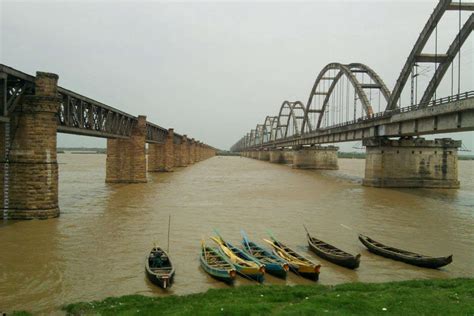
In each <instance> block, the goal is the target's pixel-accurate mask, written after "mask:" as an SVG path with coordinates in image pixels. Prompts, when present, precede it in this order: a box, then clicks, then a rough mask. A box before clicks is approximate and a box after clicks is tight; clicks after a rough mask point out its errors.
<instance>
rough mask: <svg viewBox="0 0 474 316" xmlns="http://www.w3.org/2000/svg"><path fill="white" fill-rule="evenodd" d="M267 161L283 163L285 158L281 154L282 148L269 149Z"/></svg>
mask: <svg viewBox="0 0 474 316" xmlns="http://www.w3.org/2000/svg"><path fill="white" fill-rule="evenodd" d="M269 161H270V162H272V163H284V162H285V158H284V156H283V150H281V149H274V150H271V151H270V157H269Z"/></svg>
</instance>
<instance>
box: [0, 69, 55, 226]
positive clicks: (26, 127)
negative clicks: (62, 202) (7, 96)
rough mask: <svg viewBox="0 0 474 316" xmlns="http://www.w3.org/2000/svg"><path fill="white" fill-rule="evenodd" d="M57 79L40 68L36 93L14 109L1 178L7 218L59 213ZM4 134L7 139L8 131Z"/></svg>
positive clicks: (27, 217) (34, 216) (44, 216)
mask: <svg viewBox="0 0 474 316" xmlns="http://www.w3.org/2000/svg"><path fill="white" fill-rule="evenodd" d="M57 82H58V76H57V75H55V74H51V73H44V72H37V73H36V80H35V86H36V88H35V95H28V96H24V97H23V98H22V99H21V101H20V102H21V103H20V104H19V105H18V106H17V107H16V109H15V111H14V113H12V117H11V122H10V131H9V133H10V141H11V146H10V151H9V155H8V157H5V158H6V160H5V161H4V162H3V163H2V164H1V180H0V182H1V185H0V186H1V188H2V189H3V190H2V192H1V197H0V200H1V206H0V207H1V208H2V209H3V210H4V215H6V217H7V218H10V219H35V218H39V219H46V218H52V217H57V216H59V206H58V163H57V160H56V130H57V117H56V115H57V112H58V109H59V105H60V102H61V99H60V98H59V97H58V95H57ZM2 127H3V129H4V130H5V126H2ZM3 132H5V131H3ZM2 134H3V133H2ZM2 136H3V139H2V141H5V135H4V134H3V135H2ZM3 145H4V146H7V145H8V144H3ZM7 152H8V149H7ZM5 167H7V168H5ZM6 172H7V174H6V175H5V173H6Z"/></svg>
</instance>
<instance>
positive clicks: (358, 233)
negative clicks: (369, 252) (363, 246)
mask: <svg viewBox="0 0 474 316" xmlns="http://www.w3.org/2000/svg"><path fill="white" fill-rule="evenodd" d="M339 225H341V226H342V227H343V228H345V229H348V230H350V231H352V232H354V233H356V234H357V235H362V236H363V234H361V233H360V232H358V231H356V230H354V229H353V228H351V227H349V226H347V225H344V224H339Z"/></svg>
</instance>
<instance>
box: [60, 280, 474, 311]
mask: <svg viewBox="0 0 474 316" xmlns="http://www.w3.org/2000/svg"><path fill="white" fill-rule="evenodd" d="M64 309H65V310H66V311H67V312H68V313H70V314H77V315H79V314H81V315H83V314H86V315H87V314H105V315H116V314H120V315H129V314H136V313H137V312H138V313H141V314H150V315H151V314H157V313H160V314H175V315H222V314H224V315H225V314H227V315H229V314H230V315H249V314H264V315H266V314H285V315H286V314H307V315H330V314H337V315H347V314H351V315H353V314H359V315H368V314H369V315H383V314H392V315H473V314H474V279H449V280H420V281H404V282H389V283H381V284H369V283H348V284H341V285H336V286H322V285H318V284H315V285H298V286H292V287H289V286H258V285H255V286H245V287H236V288H231V289H223V290H222V289H221V290H217V289H213V290H209V291H207V292H206V293H202V294H193V295H187V296H167V297H161V298H159V297H146V296H140V295H130V296H123V297H118V298H107V299H105V300H103V301H99V302H89V303H76V304H71V305H68V306H66V307H65V308H64Z"/></svg>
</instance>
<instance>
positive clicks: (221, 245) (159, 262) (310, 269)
mask: <svg viewBox="0 0 474 316" xmlns="http://www.w3.org/2000/svg"><path fill="white" fill-rule="evenodd" d="M216 235H217V236H214V237H211V239H212V240H213V241H214V242H215V243H216V245H217V247H211V246H208V245H206V244H205V243H204V241H202V243H201V252H200V264H201V267H202V268H203V269H204V271H206V272H207V273H208V274H209V275H211V276H212V277H214V278H216V279H218V280H221V281H224V282H227V283H232V282H233V281H234V280H235V278H236V277H237V274H239V275H241V276H242V277H244V278H247V279H251V280H255V281H258V282H263V280H264V276H265V273H269V274H271V275H274V276H276V277H280V278H286V276H287V274H288V272H289V271H292V272H294V273H295V274H297V275H299V276H302V277H305V278H308V279H311V280H314V281H317V280H318V279H319V272H320V268H321V265H320V264H318V263H315V262H313V261H312V260H311V259H309V258H307V257H305V256H304V255H302V254H301V253H299V252H297V251H296V250H294V249H292V248H290V247H288V246H287V245H286V244H284V243H282V242H281V241H279V240H277V239H276V238H275V237H273V236H270V237H269V239H264V241H265V242H266V243H267V244H268V245H269V246H270V248H271V249H268V248H266V247H263V246H262V245H260V244H258V243H256V242H254V241H251V240H249V238H248V237H247V235H246V234H245V233H244V232H242V242H241V245H240V247H237V246H235V245H233V244H231V243H229V242H228V241H226V240H224V239H223V238H222V236H220V235H219V234H218V233H217V232H216ZM307 240H308V245H309V248H310V249H311V250H312V251H313V252H314V253H315V254H316V255H318V256H319V257H321V258H323V259H326V260H328V261H330V262H332V263H334V264H337V265H340V266H342V267H345V268H348V269H356V268H358V267H359V264H360V254H357V255H352V254H350V253H348V252H345V251H343V250H341V249H339V248H337V247H335V246H332V245H330V244H328V243H325V242H324V241H322V240H320V239H317V238H315V237H313V236H311V235H310V234H309V232H308V231H307ZM359 240H360V241H361V242H362V243H363V244H364V245H365V246H366V247H367V248H368V250H369V251H371V252H372V253H375V254H377V255H381V256H384V257H387V258H391V259H394V260H398V261H402V262H405V263H408V264H412V265H416V266H419V267H425V268H440V267H442V266H445V265H447V264H449V263H451V262H452V256H447V257H430V256H424V255H420V254H417V253H413V252H409V251H406V250H402V249H398V248H394V247H390V246H386V245H384V244H382V243H380V242H377V241H375V240H373V239H371V238H370V237H367V236H365V235H361V234H360V235H359ZM146 272H147V275H148V277H149V279H150V280H151V281H152V282H153V283H155V284H156V285H158V286H160V287H162V288H167V287H169V286H170V285H171V284H172V282H173V278H174V273H175V270H174V268H173V265H172V264H171V260H170V258H169V256H168V254H167V253H166V252H165V251H164V250H162V249H161V248H159V247H154V248H153V249H152V251H151V252H150V255H149V256H148V260H147V263H146Z"/></svg>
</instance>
